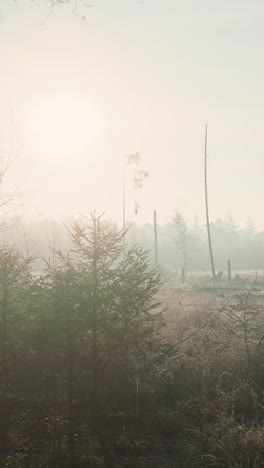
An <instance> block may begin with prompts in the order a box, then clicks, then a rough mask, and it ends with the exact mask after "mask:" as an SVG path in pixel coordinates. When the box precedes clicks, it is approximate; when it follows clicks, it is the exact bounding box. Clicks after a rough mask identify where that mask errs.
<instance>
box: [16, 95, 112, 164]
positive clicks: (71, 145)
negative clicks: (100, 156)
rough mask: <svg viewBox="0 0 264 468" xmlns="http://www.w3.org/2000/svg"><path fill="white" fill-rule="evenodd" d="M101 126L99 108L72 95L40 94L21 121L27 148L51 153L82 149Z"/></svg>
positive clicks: (93, 138)
mask: <svg viewBox="0 0 264 468" xmlns="http://www.w3.org/2000/svg"><path fill="white" fill-rule="evenodd" d="M104 129H105V119H104V118H103V116H102V115H101V114H100V112H99V110H98V109H97V108H96V107H95V106H93V105H92V104H91V103H89V101H88V100H86V99H85V98H82V97H81V96H76V95H69V96H68V95H67V94H60V95H54V96H48V97H46V98H44V97H42V98H41V99H39V100H38V101H36V102H34V103H33V104H32V106H31V107H30V109H29V110H28V112H27V114H26V116H25V120H24V131H25V135H26V140H27V142H28V144H29V145H30V147H31V148H32V149H35V150H36V151H39V152H41V153H43V154H46V155H52V156H54V155H56V156H63V155H64V156H65V155H69V154H71V155H72V154H74V153H78V152H81V151H83V150H85V149H86V148H88V147H89V145H90V144H91V143H92V142H93V141H94V140H95V139H96V138H97V137H98V136H101V135H102V133H103V131H104Z"/></svg>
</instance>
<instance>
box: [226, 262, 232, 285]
mask: <svg viewBox="0 0 264 468" xmlns="http://www.w3.org/2000/svg"><path fill="white" fill-rule="evenodd" d="M227 268H228V282H229V283H231V280H232V274H231V260H228V265H227Z"/></svg>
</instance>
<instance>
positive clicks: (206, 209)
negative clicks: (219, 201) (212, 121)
mask: <svg viewBox="0 0 264 468" xmlns="http://www.w3.org/2000/svg"><path fill="white" fill-rule="evenodd" d="M204 188H205V211H206V225H207V237H208V246H209V255H210V262H211V270H212V277H213V282H214V283H215V265H214V256H213V248H212V241H211V232H210V220H209V208H208V188H207V124H206V127H205V145H204Z"/></svg>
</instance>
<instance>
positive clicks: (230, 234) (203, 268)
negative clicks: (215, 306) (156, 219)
mask: <svg viewBox="0 0 264 468" xmlns="http://www.w3.org/2000/svg"><path fill="white" fill-rule="evenodd" d="M67 222H68V221H67V220H66V221H65V223H66V224H67ZM127 224H128V225H129V223H127ZM64 231H65V227H64V224H60V223H58V222H56V221H52V220H42V221H38V222H37V221H35V222H32V223H31V224H30V225H28V226H27V227H26V228H24V227H23V225H22V224H21V225H16V226H15V231H14V232H13V233H6V234H5V238H4V242H8V243H9V244H12V243H15V244H16V245H17V246H18V248H19V250H21V252H23V253H24V254H25V253H26V252H27V251H29V252H30V253H31V254H32V255H34V256H36V257H37V258H38V260H37V261H36V262H35V266H36V268H39V269H42V268H43V267H44V261H43V258H48V257H50V258H51V257H52V254H51V252H50V247H55V248H64V249H65V250H69V249H70V248H71V246H70V240H69V239H68V238H67V237H65V236H64ZM211 235H212V242H213V248H214V257H215V264H216V269H217V270H218V271H219V270H223V271H226V270H227V261H228V259H231V261H232V268H233V270H253V271H257V270H263V269H264V256H263V255H262V252H263V251H264V231H260V230H257V229H256V227H255V225H254V223H253V222H252V221H251V220H248V222H247V223H246V226H245V228H243V229H242V228H240V227H239V226H238V225H237V224H236V223H235V221H234V220H233V218H232V217H229V218H228V219H227V220H225V221H223V220H221V219H217V220H216V221H215V222H213V223H211ZM127 243H128V245H130V246H133V245H134V244H138V245H140V246H142V248H143V249H145V250H148V251H149V254H150V260H151V262H152V263H154V227H153V225H152V224H145V225H144V226H139V225H137V224H133V223H131V225H130V228H129V230H128V233H127ZM26 245H27V248H26ZM158 249H159V263H160V265H161V266H162V267H164V268H173V269H175V270H176V271H178V272H180V271H181V268H182V267H183V266H185V269H186V270H189V271H190V272H207V271H209V270H210V261H209V257H208V242H207V237H206V226H205V224H201V223H199V222H198V221H195V222H193V223H187V222H186V221H185V219H184V217H183V216H182V214H181V213H179V212H177V211H176V213H175V215H174V216H173V217H172V221H171V223H169V224H166V225H158Z"/></svg>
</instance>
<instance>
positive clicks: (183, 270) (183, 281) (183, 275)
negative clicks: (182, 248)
mask: <svg viewBox="0 0 264 468" xmlns="http://www.w3.org/2000/svg"><path fill="white" fill-rule="evenodd" d="M181 281H182V283H185V269H184V267H182V270H181Z"/></svg>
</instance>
